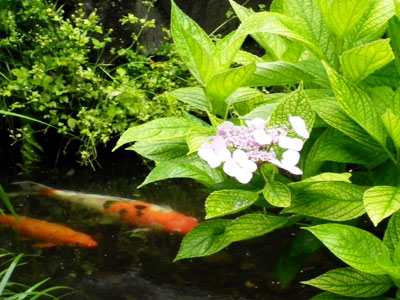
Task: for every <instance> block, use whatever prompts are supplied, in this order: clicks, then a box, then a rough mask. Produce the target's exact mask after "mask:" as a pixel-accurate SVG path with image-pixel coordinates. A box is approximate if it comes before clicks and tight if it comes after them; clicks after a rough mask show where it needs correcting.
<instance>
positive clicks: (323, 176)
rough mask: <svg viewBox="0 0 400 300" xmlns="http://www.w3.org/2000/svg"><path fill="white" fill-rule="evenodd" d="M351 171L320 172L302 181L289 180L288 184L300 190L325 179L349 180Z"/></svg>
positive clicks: (348, 181)
mask: <svg viewBox="0 0 400 300" xmlns="http://www.w3.org/2000/svg"><path fill="white" fill-rule="evenodd" d="M350 177H351V173H329V172H327V173H321V174H318V175H316V176H313V177H309V178H306V179H303V180H302V181H297V182H291V183H289V184H288V186H289V187H290V188H291V189H293V190H302V189H304V188H306V187H309V186H310V185H313V184H314V183H317V182H327V181H331V182H332V181H342V182H347V183H351V182H350Z"/></svg>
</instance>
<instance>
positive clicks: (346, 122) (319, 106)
mask: <svg viewBox="0 0 400 300" xmlns="http://www.w3.org/2000/svg"><path fill="white" fill-rule="evenodd" d="M311 105H312V107H313V109H314V110H315V111H316V112H317V114H318V115H319V116H320V117H321V118H322V119H323V120H324V121H325V122H326V123H328V124H329V125H330V126H332V127H333V128H335V129H337V130H339V131H341V132H342V133H344V134H345V135H347V136H349V137H351V138H352V139H354V140H356V141H357V142H359V143H360V144H362V145H364V146H366V147H369V148H371V151H372V150H373V151H380V152H382V147H381V146H380V145H379V144H378V143H377V142H376V141H375V140H374V139H373V138H372V137H371V136H370V135H369V134H368V133H367V132H366V131H365V130H364V129H363V128H361V127H360V126H359V125H358V124H357V123H356V122H354V121H353V120H352V119H350V117H349V116H347V115H346V114H345V113H344V111H343V110H342V109H341V108H340V107H339V105H338V103H337V102H336V101H332V100H315V101H312V102H311Z"/></svg>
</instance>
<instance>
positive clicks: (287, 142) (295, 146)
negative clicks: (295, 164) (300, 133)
mask: <svg viewBox="0 0 400 300" xmlns="http://www.w3.org/2000/svg"><path fill="white" fill-rule="evenodd" d="M278 145H279V147H281V148H284V149H290V150H294V151H300V150H301V149H302V148H303V145H304V142H303V141H302V140H301V139H299V138H291V137H288V136H285V135H283V136H280V137H279V142H278Z"/></svg>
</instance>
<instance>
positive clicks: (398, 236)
mask: <svg viewBox="0 0 400 300" xmlns="http://www.w3.org/2000/svg"><path fill="white" fill-rule="evenodd" d="M383 242H384V243H385V245H386V246H387V247H388V248H389V249H390V251H394V249H395V248H396V246H397V245H398V244H399V242H400V212H395V213H394V214H393V215H392V216H391V217H390V220H389V223H388V225H387V227H386V230H385V235H384V237H383Z"/></svg>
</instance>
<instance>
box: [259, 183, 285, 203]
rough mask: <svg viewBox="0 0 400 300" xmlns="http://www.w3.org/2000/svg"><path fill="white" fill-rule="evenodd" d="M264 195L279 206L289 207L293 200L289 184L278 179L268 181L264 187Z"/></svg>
mask: <svg viewBox="0 0 400 300" xmlns="http://www.w3.org/2000/svg"><path fill="white" fill-rule="evenodd" d="M263 195H264V198H265V200H267V201H268V202H269V203H270V204H272V205H274V206H277V207H288V206H290V202H291V200H292V199H291V194H290V190H289V188H288V187H287V185H285V184H283V183H281V182H278V181H272V182H267V183H266V184H265V187H264V189H263Z"/></svg>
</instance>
